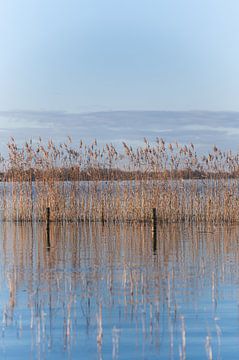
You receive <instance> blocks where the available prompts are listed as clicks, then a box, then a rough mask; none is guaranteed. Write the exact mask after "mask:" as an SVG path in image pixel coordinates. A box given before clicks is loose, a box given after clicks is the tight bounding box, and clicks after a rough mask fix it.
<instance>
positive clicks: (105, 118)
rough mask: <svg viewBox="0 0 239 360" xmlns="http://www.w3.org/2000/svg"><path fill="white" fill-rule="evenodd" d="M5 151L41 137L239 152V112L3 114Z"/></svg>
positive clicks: (0, 120)
mask: <svg viewBox="0 0 239 360" xmlns="http://www.w3.org/2000/svg"><path fill="white" fill-rule="evenodd" d="M0 134H1V144H0V151H1V152H4V151H5V149H6V143H7V142H8V139H9V138H10V136H13V137H14V138H15V139H16V141H17V142H19V143H21V142H23V141H26V140H29V139H30V138H31V139H33V140H35V139H37V138H38V137H39V136H41V137H42V138H43V139H45V140H48V139H49V138H52V139H53V140H54V141H56V142H63V141H65V140H66V137H67V135H70V136H71V137H72V139H73V142H75V143H79V141H80V139H83V140H84V141H85V142H87V143H90V142H91V141H93V140H94V139H95V138H96V139H97V140H98V142H99V143H102V144H103V143H106V142H112V143H115V144H119V143H120V142H122V141H126V142H128V143H132V144H133V145H134V146H137V145H139V144H142V142H143V138H144V137H146V138H148V139H149V140H150V141H154V140H155V138H156V137H157V136H158V137H163V138H164V139H165V140H166V141H168V142H174V141H178V142H180V143H183V144H187V143H189V142H193V143H194V144H195V145H196V147H197V148H198V151H209V150H210V148H211V147H212V145H213V144H217V145H218V146H219V147H221V148H222V149H227V148H231V149H232V150H238V141H237V136H238V135H239V113H238V112H207V111H204V112H202V111H188V112H186V111H185V112H182V111H181V112H176V111H109V112H95V113H80V114H74V113H67V112H58V111H52V112H47V111H38V112H33V111H5V112H0Z"/></svg>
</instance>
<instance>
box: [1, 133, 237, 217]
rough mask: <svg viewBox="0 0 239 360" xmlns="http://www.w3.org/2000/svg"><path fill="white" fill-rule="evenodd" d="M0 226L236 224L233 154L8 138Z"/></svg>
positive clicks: (3, 161) (159, 144) (190, 148)
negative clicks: (48, 222) (154, 213)
mask: <svg viewBox="0 0 239 360" xmlns="http://www.w3.org/2000/svg"><path fill="white" fill-rule="evenodd" d="M0 162H1V180H2V183H1V184H0V191H1V206H0V209H1V211H2V219H3V220H6V221H18V222H20V221H45V220H46V208H47V207H50V209H51V221H59V222H65V221H94V222H97V221H101V222H103V223H105V222H147V221H151V214H152V208H156V209H157V219H158V221H160V222H213V223H222V222H230V223H232V222H238V221H239V182H238V174H239V154H233V153H232V152H231V151H227V152H222V151H220V150H219V149H218V148H217V147H216V146H214V147H213V149H212V151H211V153H209V154H207V155H204V156H201V155H200V156H199V155H198V154H197V153H196V150H195V148H194V145H193V144H190V145H187V146H186V145H184V146H181V145H179V144H178V143H175V144H166V143H165V141H164V140H163V139H158V138H157V139H156V141H155V143H153V144H151V143H149V141H148V140H147V139H144V144H143V145H142V146H139V147H137V148H133V147H132V146H130V145H128V144H126V143H123V144H122V147H121V149H118V148H116V147H115V146H113V145H112V144H106V145H105V146H99V145H98V144H97V141H96V140H95V141H94V142H93V143H92V144H90V145H86V144H84V143H83V142H82V141H80V142H79V144H78V145H76V144H72V141H71V139H70V138H68V139H67V141H66V142H65V143H63V144H56V143H54V142H53V141H52V140H50V141H48V143H47V144H45V143H44V142H43V141H42V140H41V139H39V140H38V141H37V142H34V143H33V142H32V141H29V142H26V143H25V144H24V145H21V146H20V147H19V146H18V145H17V144H16V142H15V140H14V139H13V138H11V140H10V142H9V144H8V155H7V156H6V158H3V157H1V159H0Z"/></svg>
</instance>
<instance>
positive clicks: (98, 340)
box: [0, 223, 239, 359]
mask: <svg viewBox="0 0 239 360" xmlns="http://www.w3.org/2000/svg"><path fill="white" fill-rule="evenodd" d="M45 230H46V229H45V224H38V225H33V226H31V225H30V224H28V225H14V224H10V223H5V224H1V225H0V235H1V236H0V291H1V292H0V294H1V296H0V312H1V314H0V315H1V318H0V322H1V326H0V359H158V358H160V359H180V358H181V359H186V358H188V359H204V358H205V359H206V358H209V359H210V358H213V359H214V358H215V359H237V357H238V353H239V312H238V305H239V227H235V226H234V227H232V226H227V227H225V226H224V227H213V226H209V227H204V226H191V227H188V226H182V225H181V226H180V225H168V226H166V225H165V226H163V227H161V226H159V227H158V229H157V234H156V235H157V239H156V237H155V236H153V234H152V230H151V227H150V226H146V225H145V226H144V225H142V226H139V225H138V226H136V225H134V226H132V225H124V226H120V225H111V226H108V225H105V226H102V225H101V224H98V225H88V224H84V225H78V226H77V225H75V224H68V225H64V226H60V225H54V224H51V237H50V245H51V246H50V248H48V245H47V239H46V231H45Z"/></svg>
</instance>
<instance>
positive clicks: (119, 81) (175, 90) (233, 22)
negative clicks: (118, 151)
mask: <svg viewBox="0 0 239 360" xmlns="http://www.w3.org/2000/svg"><path fill="white" fill-rule="evenodd" d="M238 13H239V1H238V0H210V1H208V0H180V1H179V0H137V1H136V0H100V1H99V0H50V1H49V0H41V1H39V0H21V1H19V0H7V1H6V0H0V48H1V53H0V54H1V56H0V112H1V114H2V115H1V121H0V135H1V132H2V138H1V140H0V143H3V141H5V140H4V139H5V137H4V136H5V134H6V133H8V132H9V130H6V127H7V128H9V126H12V134H13V135H14V136H16V137H19V139H21V138H22V136H23V134H22V133H21V132H24V131H25V136H27V135H28V134H30V135H31V136H32V137H33V136H35V133H36V128H38V130H39V132H42V131H44V129H45V132H44V134H45V135H47V134H48V133H49V129H48V130H46V127H45V124H46V123H45V122H42V127H41V120H37V121H40V122H38V123H37V127H36V117H37V119H39V118H40V119H42V118H44V119H45V120H46V122H48V123H49V124H53V123H54V127H53V128H52V129H51V131H50V134H51V135H52V136H53V137H56V138H57V137H58V136H60V133H61V131H62V121H64V126H65V128H66V130H67V132H70V130H71V132H72V133H75V132H76V131H78V130H79V128H81V127H82V123H81V121H84V126H85V127H87V128H89V127H91V128H92V133H94V134H96V135H98V137H101V138H102V139H103V138H104V137H107V138H109V137H110V136H112V135H113V134H112V132H111V131H110V126H109V128H107V130H106V128H104V122H103V119H102V114H106V113H107V114H108V115H107V117H109V116H110V115H111V116H112V114H113V113H114V114H116V113H118V114H119V111H120V114H121V115H120V118H119V116H118V115H117V116H118V117H117V116H116V115H114V116H113V117H111V118H109V122H110V121H111V127H114V126H115V125H114V124H115V121H118V122H121V123H125V122H126V121H131V122H132V121H136V120H135V119H134V118H132V117H131V116H129V117H128V116H127V115H126V114H129V112H131V114H132V112H133V111H134V112H137V113H138V112H139V111H141V114H140V115H139V114H138V116H139V117H140V119H141V120H142V125H141V126H142V129H143V132H145V133H146V132H148V131H150V130H149V128H152V127H154V129H157V132H159V133H160V131H164V130H165V129H164V127H165V126H164V122H165V121H167V117H166V120H165V118H162V116H161V115H160V116H159V118H158V120H157V121H156V123H155V122H153V123H150V121H151V122H152V117H151V116H149V113H148V112H147V111H150V112H152V111H171V112H172V113H171V116H173V118H174V125H171V128H172V131H174V132H175V135H176V129H178V127H180V124H178V125H177V122H178V121H179V122H181V124H182V114H184V113H185V111H188V115H187V116H186V118H187V119H188V116H189V115H190V114H192V113H194V114H195V111H196V113H198V112H201V114H202V113H203V114H204V115H205V117H203V123H205V124H206V122H207V121H208V120H209V121H210V120H211V118H214V117H215V112H218V116H217V121H216V120H215V119H214V120H213V122H211V123H209V125H208V126H209V127H211V128H214V129H215V128H218V131H216V133H215V138H214V142H218V141H221V140H222V139H221V138H220V136H219V137H218V135H220V134H222V133H223V130H222V129H223V128H224V129H225V128H227V127H229V130H228V131H229V133H230V131H231V130H230V121H231V112H233V113H234V115H233V116H232V117H233V119H234V118H235V116H236V118H237V119H238V118H239V116H238V115H235V113H236V112H239V102H238V93H239V46H238V41H237V40H238V34H239V22H238ZM208 111H211V112H212V114H211V115H210V116H209V115H208ZM220 112H224V113H223V114H224V115H223V116H221V115H220ZM89 113H92V114H93V115H92V116H93V117H94V118H96V117H97V119H101V122H99V121H98V120H97V122H96V123H97V124H98V128H99V125H100V126H101V127H102V128H104V129H105V131H106V133H104V136H103V135H102V131H101V130H99V131H98V133H97V131H96V130H97V129H95V128H94V126H95V124H93V123H92V122H90V121H89V119H88V115H87V114H89ZM226 113H227V114H229V115H228V116H225V114H226ZM3 114H5V115H3ZM14 114H15V115H16V114H18V115H17V118H16V117H15V115H14ZM19 114H20V115H19ZM57 114H58V118H57ZM84 114H85V116H84ZM213 114H214V115H213ZM4 116H5V117H4ZM104 116H106V115H104ZM115 116H116V117H115ZM53 118H54V120H52V119H53ZM73 118H74V121H73V120H72V119H73ZM76 118H77V119H78V120H76ZM116 118H117V120H115V119H116ZM179 118H180V119H181V120H179ZM222 118H223V119H224V120H223V121H222ZM16 119H17V120H16ZM80 119H81V120H80ZM82 119H84V120H82ZM188 121H189V120H188ZM190 121H191V125H192V127H191V137H193V138H192V140H196V141H198V139H197V138H196V137H194V136H196V134H195V129H197V131H202V128H200V126H204V125H201V121H202V116H201V118H200V119H198V117H197V116H192V117H191V120H190ZM211 121H212V120H211ZM34 122H35V130H33V129H34V125H33V124H34ZM11 124H12V125H11ZM135 124H136V123H135ZM228 124H229V125H228ZM51 126H52V125H51ZM182 126H183V125H182ZM182 126H181V128H182ZM58 127H59V129H57V128H58ZM129 127H131V128H132V129H134V128H135V126H134V125H133V124H132V123H131V124H129ZM220 128H221V130H220ZM233 128H234V129H235V128H236V132H237V131H238V129H239V121H238V120H236V122H235V119H234V123H233ZM23 129H25V130H23ZM27 129H28V130H27ZM29 129H30V130H29ZM204 130H205V129H204ZM132 131H133V130H132ZM228 131H226V134H228ZM164 132H165V131H164ZM3 133H4V134H3ZM137 134H138V132H137ZM139 135H140V134H139ZM78 136H80V134H78ZM123 136H125V137H127V138H132V137H134V134H129V132H127V133H125V132H124V131H122V132H121V134H120V137H121V138H122V137H123ZM178 136H182V138H180V139H179V140H182V141H183V139H184V138H185V137H183V134H181V133H180V132H178ZM231 136H232V135H231ZM186 137H187V136H186ZM169 138H170V136H169ZM113 140H114V139H113ZM137 141H139V139H137ZM210 141H211V139H210ZM235 141H236V140H234V143H233V145H234V146H236V143H235ZM204 142H205V140H204V139H201V142H200V143H201V144H202V143H203V144H204ZM208 144H209V143H208ZM0 150H1V149H0Z"/></svg>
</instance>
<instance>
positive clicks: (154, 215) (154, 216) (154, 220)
mask: <svg viewBox="0 0 239 360" xmlns="http://www.w3.org/2000/svg"><path fill="white" fill-rule="evenodd" d="M152 235H153V250H154V252H156V250H157V211H156V208H153V209H152Z"/></svg>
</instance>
